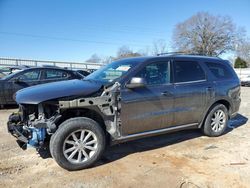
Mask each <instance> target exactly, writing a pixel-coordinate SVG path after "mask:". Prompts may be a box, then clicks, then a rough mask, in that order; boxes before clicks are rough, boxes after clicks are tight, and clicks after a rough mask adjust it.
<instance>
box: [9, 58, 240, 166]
mask: <svg viewBox="0 0 250 188" xmlns="http://www.w3.org/2000/svg"><path fill="white" fill-rule="evenodd" d="M16 101H17V103H18V104H19V105H20V107H19V113H16V114H13V115H11V116H10V118H9V122H8V130H9V132H10V133H11V134H12V135H13V136H15V137H16V138H17V139H18V143H19V145H20V146H21V147H22V148H23V149H26V147H27V145H31V146H34V147H36V148H41V147H43V146H46V144H45V143H46V142H48V141H49V142H50V152H51V155H52V157H53V158H54V159H55V160H56V162H57V163H58V164H59V165H60V166H61V167H63V168H65V169H67V170H79V169H83V168H87V167H90V166H91V165H93V164H94V163H95V162H96V161H97V160H98V159H99V158H100V157H101V156H102V154H103V152H104V150H105V148H106V146H107V145H108V144H116V143H120V142H126V141H129V140H133V139H138V138H142V137H147V136H153V135H157V134H163V133H169V132H173V131H179V130H184V129H194V128H200V129H201V130H202V131H203V133H204V134H205V135H207V136H213V137H214V136H220V135H222V134H223V133H224V132H225V130H226V128H227V122H228V119H229V118H232V117H234V116H236V114H237V112H238V110H239V106H240V102H241V98H240V81H239V79H238V77H237V75H236V73H235V72H234V70H233V69H232V67H231V65H230V64H229V62H228V61H225V60H222V59H220V58H213V57H203V56H192V55H169V56H161V57H140V58H130V59H123V60H118V61H116V62H113V63H110V64H108V65H106V66H104V67H103V68H101V69H99V70H97V71H95V72H94V73H92V74H90V75H89V76H87V77H86V78H84V79H83V80H70V81H62V82H56V83H50V84H43V85H38V86H34V87H30V88H26V89H23V90H21V91H18V92H17V93H16Z"/></svg>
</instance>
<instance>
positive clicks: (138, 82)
mask: <svg viewBox="0 0 250 188" xmlns="http://www.w3.org/2000/svg"><path fill="white" fill-rule="evenodd" d="M145 85H146V81H145V79H144V78H139V77H133V78H132V79H131V80H130V82H129V83H128V84H127V85H126V87H127V88H129V89H133V88H139V87H145Z"/></svg>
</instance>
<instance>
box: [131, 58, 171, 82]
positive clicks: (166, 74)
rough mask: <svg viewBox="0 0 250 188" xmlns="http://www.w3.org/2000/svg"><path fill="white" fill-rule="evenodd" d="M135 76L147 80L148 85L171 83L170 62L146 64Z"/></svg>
mask: <svg viewBox="0 0 250 188" xmlns="http://www.w3.org/2000/svg"><path fill="white" fill-rule="evenodd" d="M135 77H141V78H144V79H145V80H146V83H147V85H159V84H167V83H170V68H169V63H168V62H156V63H152V64H149V65H146V66H145V67H144V68H143V69H142V70H141V71H140V72H138V73H137V74H136V76H135Z"/></svg>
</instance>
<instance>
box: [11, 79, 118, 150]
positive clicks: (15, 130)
mask: <svg viewBox="0 0 250 188" xmlns="http://www.w3.org/2000/svg"><path fill="white" fill-rule="evenodd" d="M119 91H120V84H119V83H118V82H116V83H115V84H114V85H112V86H111V87H109V88H104V91H103V92H102V94H101V95H100V96H96V97H87V98H77V99H73V100H58V107H57V110H56V111H55V113H54V114H53V116H52V117H50V118H49V119H48V118H46V117H45V111H44V110H45V108H46V107H44V106H43V104H42V103H40V104H38V105H37V112H36V113H35V112H33V111H32V112H30V113H28V114H27V113H25V110H24V109H23V108H22V105H20V109H19V112H18V113H13V114H11V115H10V117H9V121H8V123H7V128H8V131H9V133H10V134H11V135H13V136H14V137H15V138H16V139H17V143H18V145H19V146H20V147H21V148H22V149H27V146H32V147H35V148H37V149H39V148H41V147H43V145H44V142H45V139H46V137H48V136H49V135H52V134H53V133H55V131H56V130H57V128H58V121H59V120H60V118H61V117H62V115H61V114H60V112H61V111H63V110H65V109H72V108H73V109H74V108H79V109H81V108H91V107H96V108H97V109H99V111H100V113H101V114H102V116H103V117H104V123H105V125H106V130H107V132H108V133H109V134H110V135H111V137H112V138H117V137H119V136H120V131H119V127H120V125H121V121H120V92H119Z"/></svg>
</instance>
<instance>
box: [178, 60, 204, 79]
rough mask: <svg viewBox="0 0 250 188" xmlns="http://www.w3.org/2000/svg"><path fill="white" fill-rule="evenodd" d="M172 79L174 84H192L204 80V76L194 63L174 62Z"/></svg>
mask: <svg viewBox="0 0 250 188" xmlns="http://www.w3.org/2000/svg"><path fill="white" fill-rule="evenodd" d="M174 77H175V82H176V83H179V82H192V81H199V80H205V79H206V75H205V73H204V71H203V69H202V68H201V66H200V65H199V63H198V62H195V61H190V62H187V61H175V62H174Z"/></svg>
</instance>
